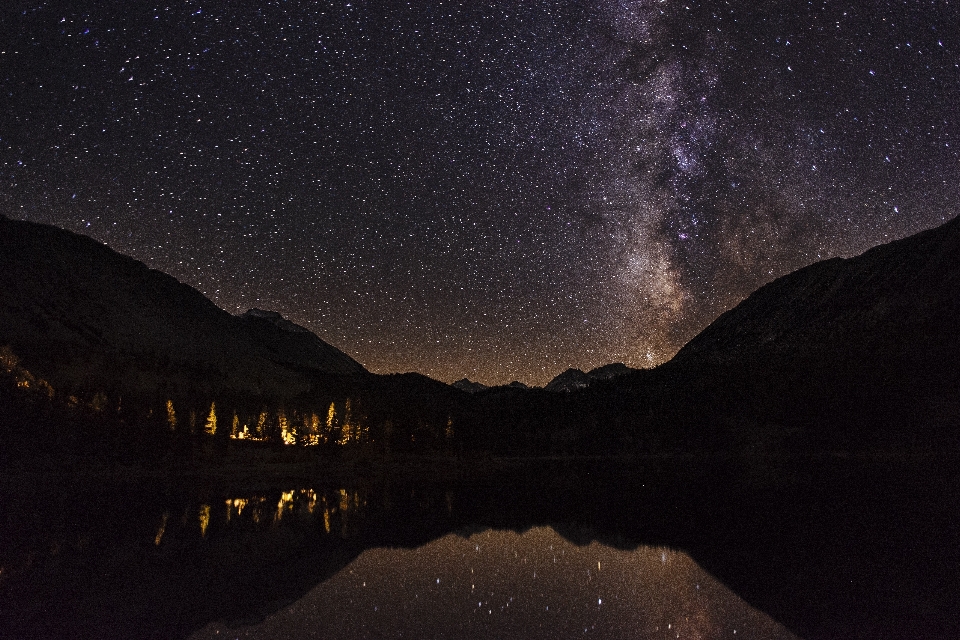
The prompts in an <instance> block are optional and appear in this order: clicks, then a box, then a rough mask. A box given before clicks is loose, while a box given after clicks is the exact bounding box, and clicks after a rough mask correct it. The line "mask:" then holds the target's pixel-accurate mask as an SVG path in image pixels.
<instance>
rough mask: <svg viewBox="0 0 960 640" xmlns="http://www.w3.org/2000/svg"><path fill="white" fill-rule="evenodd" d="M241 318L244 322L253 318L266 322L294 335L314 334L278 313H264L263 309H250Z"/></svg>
mask: <svg viewBox="0 0 960 640" xmlns="http://www.w3.org/2000/svg"><path fill="white" fill-rule="evenodd" d="M240 317H241V318H243V319H244V320H248V319H251V318H253V319H257V320H265V321H267V322H269V323H270V324H272V325H273V326H275V327H277V328H278V329H282V330H283V331H290V332H292V333H312V332H311V331H310V330H309V329H306V328H304V327H301V326H300V325H298V324H296V323H294V322H291V321H289V320H287V319H286V318H284V317H283V316H282V315H280V314H279V313H277V312H276V311H264V310H263V309H257V308H256V307H254V308H253V309H249V310H248V311H247V312H246V313H244V314H243V315H241V316H240Z"/></svg>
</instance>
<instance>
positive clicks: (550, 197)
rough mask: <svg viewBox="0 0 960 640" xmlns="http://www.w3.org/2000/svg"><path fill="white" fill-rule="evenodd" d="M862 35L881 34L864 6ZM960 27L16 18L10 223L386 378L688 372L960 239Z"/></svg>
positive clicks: (286, 12) (851, 21)
mask: <svg viewBox="0 0 960 640" xmlns="http://www.w3.org/2000/svg"><path fill="white" fill-rule="evenodd" d="M867 4H869V6H867ZM958 24H960V10H958V9H957V8H956V7H955V6H953V5H952V4H951V3H947V2H926V3H925V2H915V1H910V2H875V3H851V2H813V3H808V2H776V3H775V2H757V1H753V2H686V3H683V2H666V1H663V2H658V1H654V0H639V1H633V2H630V1H626V0H624V1H620V2H615V1H612V0H596V1H595V2H582V3H573V2H547V1H542V2H523V3H520V2H494V3H482V4H480V3H467V2H435V3H411V4H409V5H402V4H400V3H376V2H363V1H359V2H336V3H327V2H295V1H292V0H291V1H286V2H261V3H256V4H255V5H253V4H251V5H249V6H240V5H236V4H235V3H225V2H222V1H218V2H199V1H193V0H191V1H186V2H184V1H178V2H172V3H163V4H146V3H133V4H131V3H121V2H115V3H108V2H98V3H76V2H71V3H57V2H13V3H6V4H5V8H3V9H0V33H3V34H4V36H3V39H2V42H0V171H2V175H0V209H2V211H3V212H4V213H5V214H7V215H9V216H11V217H14V218H20V219H29V220H36V221H43V222H50V223H53V224H56V225H58V226H62V227H64V228H68V229H71V230H75V231H80V232H82V233H86V234H88V235H91V236H93V237H95V238H97V239H99V240H101V241H103V242H106V243H107V244H109V245H110V246H111V247H113V248H115V249H116V250H118V251H121V252H123V253H127V254H130V255H132V256H134V257H136V258H138V259H140V260H143V261H144V262H146V263H147V264H148V265H150V266H152V267H154V268H157V269H161V270H163V271H166V272H168V273H170V274H172V275H174V276H176V277H177V278H179V279H180V280H182V281H184V282H186V283H188V284H191V285H193V286H195V287H197V288H198V289H200V290H201V291H202V292H203V293H205V294H206V295H207V296H209V297H210V298H211V299H212V300H214V301H215V302H216V303H217V304H218V305H220V306H221V307H223V308H225V309H227V310H228V311H231V312H234V313H236V312H241V311H244V310H246V309H247V308H250V307H261V308H269V309H272V310H276V311H279V312H281V313H282V314H284V315H285V316H286V317H288V318H290V319H292V320H294V321H295V322H298V323H300V324H302V325H304V326H307V327H309V328H310V329H312V330H314V331H315V332H316V333H317V334H318V335H320V336H321V337H322V338H324V339H326V340H327V341H329V342H331V343H333V344H335V345H336V346H338V347H340V348H341V349H343V350H345V351H346V352H348V353H349V354H351V355H352V356H354V357H355V358H357V359H358V360H359V361H360V362H361V363H363V364H364V365H365V366H367V367H368V368H369V369H371V370H373V371H378V372H390V371H409V370H417V371H421V372H423V373H426V374H428V375H431V376H434V377H437V378H439V379H442V380H447V381H451V380H454V379H457V378H460V377H463V376H469V377H470V378H472V379H475V380H480V381H482V382H486V383H502V382H508V381H510V380H512V379H521V380H524V381H526V382H528V383H535V384H543V383H544V382H546V381H547V380H549V379H550V378H551V377H552V376H554V375H555V374H557V373H558V372H560V371H562V370H563V369H565V368H567V367H571V366H573V367H579V368H582V369H589V368H591V367H595V366H599V365H601V364H605V363H607V362H612V361H622V362H625V363H627V364H629V365H632V366H650V365H653V364H657V363H659V362H662V361H664V360H665V359H668V358H669V357H670V356H671V355H672V354H673V353H674V352H675V351H676V350H677V349H678V348H679V347H680V346H682V344H683V343H684V342H685V341H686V340H688V339H690V338H691V337H692V336H693V335H695V334H696V332H698V331H699V330H700V329H702V328H703V327H704V326H706V324H708V323H709V322H710V321H711V320H712V319H713V318H714V317H716V316H717V315H718V314H719V313H720V312H722V311H723V310H725V309H727V308H729V307H731V306H732V305H734V304H736V303H737V302H738V301H739V300H741V299H742V298H743V297H744V296H746V295H747V294H749V292H750V291H752V290H753V289H755V288H756V287H757V286H759V285H761V284H763V283H765V282H767V281H769V280H771V279H772V278H774V277H776V276H778V275H781V274H783V273H786V272H788V271H790V270H793V269H795V268H798V267H800V266H803V265H805V264H808V263H811V262H813V261H816V260H818V259H821V258H826V257H830V256H835V255H852V254H854V253H857V252H859V251H862V250H864V249H866V248H868V247H870V246H872V245H875V244H878V243H880V242H885V241H888V240H891V239H894V238H897V237H902V236H904V235H907V234H909V233H912V232H915V231H919V230H921V229H923V228H927V227H930V226H933V225H935V224H938V223H939V222H941V221H944V220H946V219H948V218H951V217H953V215H955V213H956V211H957V203H958V201H960V190H958V184H960V155H958V151H957V149H958V145H960V126H958V123H957V115H956V114H958V113H960V67H958V63H960V41H958V37H957V28H956V26H957V25H958Z"/></svg>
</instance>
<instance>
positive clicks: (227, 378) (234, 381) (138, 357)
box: [0, 218, 365, 398]
mask: <svg viewBox="0 0 960 640" xmlns="http://www.w3.org/2000/svg"><path fill="white" fill-rule="evenodd" d="M0 346H8V347H9V348H10V349H12V351H13V352H14V353H15V354H16V356H17V357H18V358H19V359H20V360H21V361H22V362H23V365H24V366H25V367H26V368H27V369H29V370H30V371H32V372H33V373H34V374H36V375H38V376H41V377H43V378H44V379H46V380H48V381H49V382H50V383H51V384H52V385H53V386H54V387H55V388H57V389H60V388H67V389H72V388H81V389H82V388H98V389H102V388H103V387H104V384H105V383H106V384H107V386H108V387H110V388H112V389H115V390H117V391H122V392H125V393H126V394H131V393H132V394H138V395H149V394H151V393H154V392H155V391H156V390H158V389H163V390H165V391H168V392H172V393H177V392H185V391H187V390H193V389H197V388H199V389H203V390H206V391H208V392H210V393H221V392H224V391H229V392H237V393H254V394H257V395H263V396H269V397H280V398H282V397H290V396H292V395H295V394H297V393H300V392H303V391H305V390H306V389H308V388H309V382H308V381H307V380H305V379H304V376H303V372H305V371H306V372H319V373H324V374H340V375H356V374H363V373H364V372H365V370H364V368H363V367H362V366H361V365H360V364H359V363H357V362H356V361H355V360H353V359H352V358H350V357H349V356H347V355H346V354H344V353H343V352H341V351H339V350H338V349H336V348H335V347H332V346H331V345H329V344H327V343H325V342H323V341H322V340H321V339H320V338H318V337H317V336H315V335H314V334H312V333H311V332H309V331H308V330H306V329H304V328H302V327H299V326H297V325H295V324H293V323H292V322H289V321H286V320H283V319H282V318H281V317H280V316H279V314H275V313H271V312H263V311H259V310H251V311H250V312H248V313H246V314H244V315H243V316H240V317H236V316H233V315H231V314H229V313H227V312H226V311H224V310H222V309H220V308H219V307H217V306H216V305H215V304H213V303H212V302H211V301H210V300H208V299H207V298H206V297H204V296H203V294H201V293H200V292H199V291H197V290H196V289H194V288H193V287H190V286H188V285H185V284H183V283H181V282H179V281H177V280H176V279H175V278H173V277H171V276H169V275H166V274H164V273H161V272H159V271H156V270H153V269H150V268H148V267H147V266H146V265H144V264H143V263H141V262H138V261H137V260H134V259H133V258H129V257H127V256H124V255H121V254H119V253H117V252H115V251H113V250H112V249H110V248H108V247H107V246H105V245H103V244H100V243H99V242H97V241H95V240H93V239H91V238H88V237H86V236H82V235H78V234H75V233H72V232H69V231H64V230H62V229H58V228H55V227H52V226H49V225H43V224H36V223H32V222H20V221H14V220H9V219H7V218H0Z"/></svg>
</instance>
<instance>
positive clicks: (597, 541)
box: [0, 463, 960, 638]
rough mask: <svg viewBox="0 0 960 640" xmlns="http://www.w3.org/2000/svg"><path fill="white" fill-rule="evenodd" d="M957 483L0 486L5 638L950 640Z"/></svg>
mask: <svg viewBox="0 0 960 640" xmlns="http://www.w3.org/2000/svg"><path fill="white" fill-rule="evenodd" d="M957 478H958V475H957V474H956V472H955V470H954V468H953V465H948V466H947V467H944V468H937V469H932V468H929V467H928V466H922V467H918V466H917V465H908V466H906V467H903V466H900V467H896V466H895V467H890V466H880V467H877V466H869V465H868V466H860V467H857V466H856V465H849V464H848V465H832V466H831V465H827V466H823V465H821V466H819V467H810V466H805V467H803V468H797V467H791V468H769V467H762V466H761V467H757V466H748V467H744V466H742V465H734V466H725V467H711V468H706V467H703V465H702V464H701V465H686V464H681V465H673V466H669V467H664V466H660V467H657V468H649V469H646V470H643V471H639V470H637V469H636V468H630V469H622V468H616V467H615V465H614V466H611V465H588V464H581V465H577V464H560V463H557V464H554V465H553V466H550V467H549V468H545V467H543V466H540V467H533V466H531V467H530V468H526V469H513V470H511V471H505V472H504V473H502V474H495V475H494V476H492V477H490V478H488V479H486V480H485V481H483V482H426V481H419V482H414V481H404V482H397V481H391V479H390V478H389V477H382V478H379V479H371V480H368V481H363V482H357V481H354V482H353V483H339V484H338V483H329V482H327V483H309V482H299V483H294V484H290V485H287V486H280V487H266V486H260V487H250V486H246V487H231V486H222V485H220V486H211V485H205V484H204V483H198V482H194V483H188V484H183V483H178V484H171V483H159V482H152V483H143V482H141V483H137V484H130V483H127V484H115V485H112V486H110V487H106V488H105V487H103V486H99V487H96V488H94V487H63V486H57V485H56V484H49V485H46V488H30V487H25V488H20V489H16V490H12V489H10V488H8V490H7V491H5V492H4V494H3V495H2V496H0V508H2V511H0V514H2V519H0V543H2V544H0V637H11V638H51V637H53V638H61V637H62V638H121V637H124V638H188V637H192V638H222V637H232V638H276V637H286V638H409V637H415V638H443V637H445V638H473V637H476V638H480V637H483V638H489V637H499V638H513V637H517V638H521V637H522V638H557V637H598V638H684V637H693V638H727V637H729V638H742V637H746V638H750V637H754V638H789V637H796V636H800V637H811V638H816V637H835V638H850V637H863V638H868V637H903V638H906V637H960V636H958V635H957V634H956V633H955V632H957V631H960V623H958V616H957V614H956V613H955V603H956V602H957V601H958V597H960V586H958V583H960V551H958V549H960V534H958V526H957V520H958V519H957V515H958V514H960V500H958V493H960V492H958V488H960V482H958V480H957ZM794 634H796V635H794Z"/></svg>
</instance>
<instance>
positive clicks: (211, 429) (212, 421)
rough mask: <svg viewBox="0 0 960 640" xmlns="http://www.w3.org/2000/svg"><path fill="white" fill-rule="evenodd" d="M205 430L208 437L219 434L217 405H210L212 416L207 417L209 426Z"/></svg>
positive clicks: (214, 403)
mask: <svg viewBox="0 0 960 640" xmlns="http://www.w3.org/2000/svg"><path fill="white" fill-rule="evenodd" d="M203 430H204V431H205V432H206V433H207V434H208V435H211V436H212V435H215V434H216V433H217V403H216V402H211V403H210V415H208V416H207V424H206V425H205V426H204V428H203Z"/></svg>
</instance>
